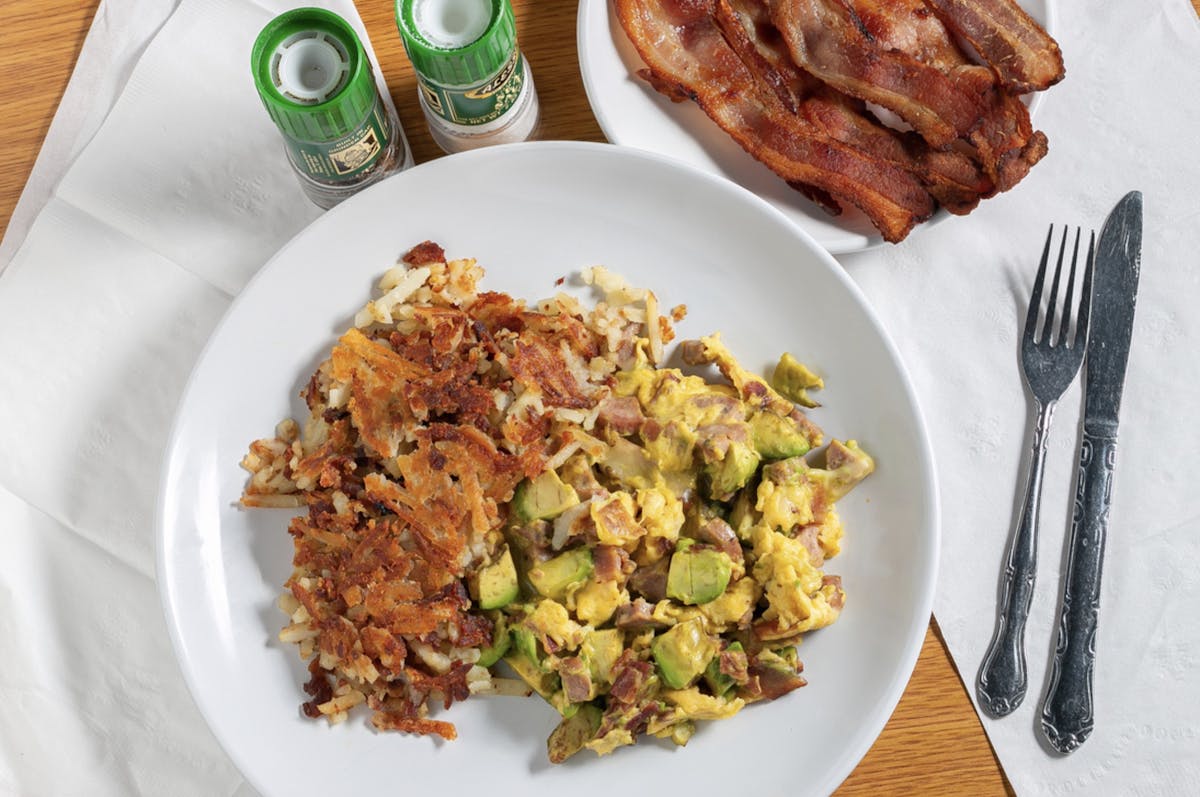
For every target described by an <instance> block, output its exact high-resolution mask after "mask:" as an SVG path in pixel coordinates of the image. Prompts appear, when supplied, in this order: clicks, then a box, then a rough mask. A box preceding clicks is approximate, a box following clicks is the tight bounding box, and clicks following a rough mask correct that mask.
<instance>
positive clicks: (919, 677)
mask: <svg viewBox="0 0 1200 797" xmlns="http://www.w3.org/2000/svg"><path fill="white" fill-rule="evenodd" d="M111 1H113V2H118V1H122V0H111ZM123 1H124V2H134V1H135V0H123ZM1192 1H1193V5H1194V6H1195V7H1196V8H1197V12H1198V13H1200V0H1192ZM300 4H301V3H299V2H298V3H297V5H300ZM513 5H514V8H515V9H516V12H517V25H518V30H519V35H520V39H521V45H522V50H523V51H524V53H525V55H526V57H527V58H528V59H529V63H530V65H531V67H532V69H533V74H534V82H535V83H536V85H537V89H538V95H539V98H540V101H541V106H542V116H543V123H542V128H541V130H540V133H539V137H540V138H546V139H582V140H590V141H603V140H604V137H603V134H602V133H601V131H600V127H599V125H598V124H597V123H596V120H595V117H594V116H593V115H592V112H591V110H590V108H589V107H588V103H587V97H586V95H585V94H584V89H583V82H582V78H581V76H580V73H579V62H578V57H577V54H576V50H575V3H573V2H569V0H554V1H553V2H547V1H546V0H543V1H542V2H536V0H513ZM96 6H97V0H39V2H37V3H34V2H32V0H5V2H3V3H0V119H3V120H4V122H5V124H4V132H3V138H2V141H3V143H2V144H0V231H3V230H6V229H7V227H8V222H9V219H10V217H11V216H12V212H13V208H14V207H15V205H16V203H17V200H18V198H19V197H20V194H21V190H22V188H23V187H24V185H25V182H26V180H27V179H28V177H29V173H30V171H31V169H32V168H33V164H34V161H35V159H36V158H37V154H38V150H39V149H40V147H41V144H42V141H43V139H44V138H45V136H46V131H47V129H48V128H49V126H50V121H51V119H52V118H53V116H54V112H55V110H56V108H57V106H58V102H59V99H60V98H61V96H62V93H63V90H64V89H65V87H66V85H67V80H68V79H69V77H70V75H71V70H72V68H73V67H74V65H75V61H76V59H77V57H78V55H79V50H80V48H81V47H82V44H83V39H84V36H85V35H86V33H87V30H88V27H89V25H90V24H91V20H92V16H93V15H94V13H95V11H96ZM358 7H359V11H360V13H361V15H362V17H363V21H364V23H365V24H366V26H367V29H368V31H369V33H370V35H371V41H372V44H373V45H374V47H375V50H376V54H377V55H378V57H379V61H380V63H381V65H382V67H383V71H384V75H385V77H386V79H387V83H388V86H389V87H390V88H391V91H392V96H393V99H394V100H395V102H396V106H397V108H398V109H399V111H400V116H401V122H402V123H403V126H404V129H405V132H406V133H407V135H408V137H409V142H410V143H411V145H412V148H413V154H414V156H415V157H416V160H417V162H424V161H427V160H431V159H433V158H437V157H441V156H442V153H441V151H440V150H439V149H438V148H437V146H436V145H435V144H434V143H433V140H432V138H430V136H429V133H428V131H427V129H426V127H425V123H424V119H423V117H422V115H421V112H420V109H419V108H418V107H417V103H416V95H415V91H416V88H415V86H416V83H415V79H414V77H413V74H412V70H411V67H410V66H409V63H408V59H407V57H406V56H405V55H404V51H403V48H402V47H401V45H400V41H399V38H398V36H397V34H396V31H395V26H394V22H393V18H392V7H391V5H390V3H388V2H380V0H371V2H365V0H360V1H359V3H358ZM1011 792H1012V789H1011V787H1010V786H1009V784H1008V781H1007V779H1006V778H1005V777H1004V773H1003V772H1002V771H1001V769H1000V766H999V763H998V762H997V760H996V757H995V755H994V753H993V752H992V749H991V746H990V745H989V743H988V740H987V737H986V736H985V735H984V732H983V727H982V726H981V724H980V722H979V719H978V718H977V717H976V715H975V712H974V709H973V708H972V705H971V702H970V700H969V698H968V696H967V691H966V688H965V687H964V685H963V683H962V681H961V680H960V679H959V677H958V674H957V672H956V671H955V669H954V666H953V664H952V663H951V660H950V656H949V653H948V652H947V649H946V646H945V644H944V642H943V641H942V639H941V636H940V634H939V632H938V629H937V625H936V623H933V622H931V623H930V628H929V631H928V632H927V633H926V636H925V644H924V647H923V649H922V651H921V656H920V660H919V661H918V663H917V667H916V670H915V672H914V674H913V677H912V680H911V681H910V683H909V684H908V688H907V689H906V690H905V693H904V697H903V699H902V700H901V701H900V705H899V706H898V707H897V709H896V711H895V713H894V714H893V715H892V718H891V720H890V721H889V722H888V725H887V727H886V728H885V729H884V731H883V733H882V734H881V735H880V737H879V739H878V740H877V741H876V743H875V745H874V746H873V747H872V748H871V750H870V752H869V753H868V754H867V756H866V757H865V758H864V759H863V761H862V763H861V764H859V766H858V768H857V769H855V770H854V772H853V773H852V774H851V775H850V777H849V778H848V779H847V780H846V781H845V783H844V784H842V787H841V788H840V789H839V790H838V792H837V793H838V794H839V795H845V796H846V797H849V796H850V795H893V794H903V795H908V794H921V795H927V796H928V797H933V796H935V795H963V794H970V795H977V796H978V797H986V796H987V795H1002V794H1006V793H1011Z"/></svg>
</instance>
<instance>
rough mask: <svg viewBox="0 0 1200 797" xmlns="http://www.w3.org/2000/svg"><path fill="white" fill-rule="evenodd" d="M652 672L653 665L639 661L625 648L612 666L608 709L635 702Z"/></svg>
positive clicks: (634, 654)
mask: <svg viewBox="0 0 1200 797" xmlns="http://www.w3.org/2000/svg"><path fill="white" fill-rule="evenodd" d="M653 672H654V665H653V664H651V663H650V662H648V661H639V660H638V658H637V654H636V653H634V652H633V651H632V650H630V649H628V648H626V649H625V650H623V651H621V655H620V656H619V657H618V658H617V663H616V664H614V665H613V683H612V686H611V687H610V688H609V690H608V696H609V709H610V710H612V709H613V708H614V707H616V706H617V705H618V704H623V705H626V706H628V705H630V704H632V703H635V702H637V699H638V697H639V696H640V695H641V692H642V689H643V688H644V687H645V686H646V682H647V681H648V680H649V679H650V676H651V674H653Z"/></svg>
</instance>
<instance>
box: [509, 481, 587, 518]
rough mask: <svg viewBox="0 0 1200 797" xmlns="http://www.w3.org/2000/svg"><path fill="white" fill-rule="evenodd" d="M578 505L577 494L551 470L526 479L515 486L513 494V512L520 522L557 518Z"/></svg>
mask: <svg viewBox="0 0 1200 797" xmlns="http://www.w3.org/2000/svg"><path fill="white" fill-rule="evenodd" d="M578 503H579V494H578V493H576V492H575V488H574V487H572V486H571V485H569V484H563V481H562V479H560V478H558V474H557V473H555V472H554V471H552V470H548V471H546V472H544V473H541V474H539V475H538V476H537V478H535V479H526V480H524V481H523V482H521V483H520V484H518V485H517V489H516V491H515V492H514V493H513V511H515V512H516V514H517V517H518V518H520V519H521V520H522V521H524V522H526V523H528V522H529V521H531V520H544V519H546V518H553V517H558V516H559V515H561V514H562V513H563V512H564V511H566V510H567V509H570V508H571V507H573V506H575V505H576V504H578Z"/></svg>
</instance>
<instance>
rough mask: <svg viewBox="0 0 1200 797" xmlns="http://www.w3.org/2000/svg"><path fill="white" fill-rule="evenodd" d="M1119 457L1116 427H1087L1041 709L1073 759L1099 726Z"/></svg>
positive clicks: (1050, 735) (1055, 741)
mask: <svg viewBox="0 0 1200 797" xmlns="http://www.w3.org/2000/svg"><path fill="white" fill-rule="evenodd" d="M1116 456H1117V434H1116V427H1115V425H1114V426H1113V427H1112V428H1111V429H1092V430H1089V429H1088V427H1087V426H1086V425H1085V426H1084V429H1083V438H1082V440H1081V442H1080V446H1079V476H1078V482H1077V485H1076V488H1075V509H1074V511H1073V512H1072V516H1071V535H1070V541H1069V542H1068V545H1069V548H1068V549H1067V551H1068V552H1067V572H1066V582H1065V584H1064V586H1063V600H1062V610H1061V614H1060V615H1059V625H1058V642H1057V644H1056V645H1055V649H1054V662H1053V667H1052V669H1051V672H1050V687H1049V689H1048V690H1047V692H1046V699H1045V702H1043V704H1042V733H1044V734H1045V735H1046V739H1047V740H1048V741H1049V742H1050V744H1051V745H1053V747H1054V749H1056V750H1058V751H1059V752H1060V753H1069V752H1071V751H1072V750H1074V749H1075V748H1077V747H1079V745H1081V744H1083V743H1084V741H1086V740H1087V738H1088V737H1089V736H1090V735H1091V733H1092V727H1093V725H1094V720H1095V718H1094V715H1093V711H1092V708H1093V706H1092V677H1093V673H1094V671H1095V664H1096V626H1097V624H1098V621H1099V618H1100V571H1101V569H1102V567H1103V565H1104V540H1105V538H1106V537H1107V536H1108V510H1109V503H1110V500H1111V498H1112V477H1113V468H1114V465H1115V463H1116Z"/></svg>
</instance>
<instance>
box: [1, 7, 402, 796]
mask: <svg viewBox="0 0 1200 797" xmlns="http://www.w3.org/2000/svg"><path fill="white" fill-rule="evenodd" d="M159 2H160V3H161V4H163V6H162V8H161V9H160V11H161V12H162V17H161V19H159V20H158V24H159V25H161V26H162V27H161V31H159V32H158V34H157V35H153V34H154V31H155V30H156V29H157V25H153V24H151V23H150V22H149V21H148V20H149V17H148V16H142V17H139V16H138V15H139V13H143V12H144V13H146V14H149V15H151V16H152V15H153V9H152V8H150V6H149V5H145V6H144V5H143V4H142V3H140V2H139V3H133V2H131V1H128V0H127V1H125V2H119V1H118V0H110V1H109V2H106V3H104V4H103V5H102V6H101V8H100V11H98V12H97V19H96V22H95V24H94V26H93V31H92V33H91V34H90V35H89V37H88V40H87V44H86V45H85V52H84V53H83V54H81V56H80V62H81V65H83V66H81V68H84V67H87V65H88V64H92V65H97V66H96V67H95V70H92V69H91V68H90V67H88V68H86V69H85V71H84V72H81V73H80V74H79V76H78V77H77V80H75V81H73V82H72V85H71V89H70V91H72V92H75V97H76V99H77V100H79V101H80V102H84V103H86V101H87V100H88V99H89V98H90V99H94V100H95V103H94V104H92V105H90V106H88V107H87V108H82V107H79V106H75V105H72V106H70V107H68V106H67V105H66V100H64V106H63V108H62V109H61V110H60V117H61V118H62V119H63V121H62V123H59V122H58V121H57V120H56V122H55V125H54V127H53V128H52V130H51V137H50V140H48V142H47V145H46V146H45V147H44V148H43V154H42V158H41V159H40V160H39V163H38V164H37V167H36V171H37V177H36V179H35V180H34V185H32V186H31V188H32V189H36V188H37V186H38V185H54V183H55V181H56V180H57V178H58V176H59V174H60V173H61V169H62V168H63V167H64V166H65V165H67V164H70V169H69V170H68V171H67V173H66V175H65V176H64V177H62V179H61V181H60V182H58V184H57V186H56V187H55V188H54V190H53V192H52V194H51V196H50V197H49V199H48V200H47V201H45V203H44V205H43V206H42V207H41V209H40V213H39V214H38V215H37V217H36V220H35V221H34V222H33V224H32V226H31V227H30V229H29V230H28V234H27V236H26V237H25V240H24V243H23V244H22V245H21V246H20V249H19V250H18V251H17V253H16V255H15V257H14V258H13V259H12V261H11V263H6V265H7V268H2V267H0V271H2V272H3V273H2V274H0V363H2V364H3V367H0V394H3V395H2V397H0V418H3V419H4V423H3V424H0V451H4V452H5V456H4V457H2V458H0V529H2V530H3V532H4V542H5V555H4V556H3V557H0V632H2V633H3V639H4V641H5V650H6V651H8V652H9V655H10V657H11V658H10V661H9V666H7V667H5V668H4V670H3V673H2V674H0V701H3V703H4V705H5V710H4V711H3V712H0V793H12V794H23V795H24V794H29V795H43V794H45V795H49V794H54V795H60V794H78V795H109V794H111V795H128V794H171V795H187V794H196V795H212V794H231V793H235V792H245V793H252V790H251V789H249V787H247V786H246V785H245V784H244V782H243V780H242V778H241V776H240V775H239V774H238V773H237V771H236V770H235V769H234V768H233V766H232V764H230V763H229V761H228V759H227V758H226V756H225V755H224V753H223V752H222V751H221V749H220V747H219V746H218V744H217V742H216V740H215V739H214V738H213V737H212V734H211V733H210V732H209V731H208V729H207V727H206V725H205V724H204V721H203V719H202V718H201V717H200V715H199V713H198V712H197V710H196V709H195V707H194V705H193V704H192V701H191V699H190V697H189V696H188V694H187V689H186V687H185V685H184V683H183V679H182V677H181V675H180V673H179V670H178V667H177V665H176V664H175V662H174V654H173V652H172V649H171V645H170V641H169V639H168V637H167V633H166V627H165V623H164V620H163V618H162V612H161V609H160V602H159V598H158V593H157V590H156V588H155V584H154V521H153V511H154V501H155V493H156V488H157V484H158V479H159V473H158V469H159V464H160V462H161V456H162V450H163V447H164V445H165V442H166V438H167V433H168V430H169V424H170V420H171V417H172V415H173V412H174V406H175V404H176V403H177V401H178V398H179V396H180V393H181V392H182V389H183V385H184V382H185V381H186V379H187V376H188V374H189V372H190V370H191V367H192V365H193V363H194V361H195V358H196V356H197V354H198V353H199V351H200V348H201V347H202V346H203V344H204V342H205V340H206V339H207V337H208V335H209V334H210V332H211V331H212V329H213V327H214V326H215V324H216V322H217V321H218V319H219V318H220V316H221V314H222V313H223V312H224V311H225V309H226V308H227V307H228V305H229V301H230V299H231V297H232V296H233V295H235V294H236V293H237V292H238V290H240V288H241V287H242V285H243V284H245V282H246V280H248V279H249V278H250V277H251V276H252V275H253V274H254V272H255V271H256V270H257V269H258V268H259V267H260V266H261V265H262V263H263V262H265V260H266V259H267V258H268V257H269V256H270V255H271V254H272V253H273V252H274V251H275V250H276V249H277V248H278V247H279V246H280V245H281V244H282V243H283V242H285V241H286V240H288V239H289V238H291V237H292V236H293V235H294V234H295V233H296V232H298V231H299V230H300V229H302V228H303V227H304V226H305V225H306V224H307V223H308V222H310V221H311V220H312V219H314V218H316V216H317V215H318V214H319V212H320V211H319V210H318V208H316V207H315V206H314V205H313V204H312V203H310V202H309V201H308V200H307V199H306V198H305V197H304V195H303V194H302V193H301V192H300V191H299V189H298V186H297V184H296V181H295V177H294V176H293V174H292V172H291V169H290V167H289V166H288V165H287V161H286V158H285V155H284V153H283V145H282V141H281V139H280V137H279V134H278V132H277V131H276V130H275V128H274V126H273V125H272V123H271V121H270V120H269V119H268V118H267V116H266V114H265V112H264V111H263V110H262V107H261V104H260V103H259V101H258V98H257V95H256V93H255V89H254V85H253V82H252V80H251V77H250V70H249V53H250V48H251V45H252V43H253V41H254V38H255V36H256V35H257V34H258V31H259V30H261V29H262V27H263V25H265V24H266V23H267V22H268V21H269V20H270V19H271V18H272V17H273V16H275V15H276V14H278V13H280V12H282V11H284V10H286V9H288V8H291V7H294V6H295V5H297V4H296V3H292V2H288V1H287V0H258V2H249V1H247V0H182V2H180V4H179V7H178V9H177V10H176V11H175V12H174V14H170V7H169V6H170V3H169V2H168V0H159ZM313 4H315V5H323V6H326V7H328V8H330V9H331V10H333V11H335V12H337V13H339V14H341V15H342V16H343V17H345V18H346V19H347V20H349V21H351V22H352V23H353V24H354V25H355V26H356V27H357V28H358V29H359V33H360V36H362V38H363V40H364V43H366V33H365V30H363V28H362V25H361V22H360V21H359V18H358V15H357V12H356V10H355V8H354V6H353V4H352V3H351V2H350V1H349V0H328V1H327V2H317V3H313ZM168 14H170V19H169V20H167V21H166V23H165V24H162V19H165V18H166V17H167V15H168ZM151 37H153V38H152V40H151ZM368 48H369V44H368ZM135 62H136V66H133V64H134V63H135ZM128 67H132V69H131V71H130V70H129V69H128ZM123 68H124V69H125V70H126V72H125V75H121V74H120V71H121V69H123ZM125 77H127V78H128V80H127V81H126V80H125V79H124V78H125ZM122 84H123V90H122V88H121V86H122ZM76 86H83V87H85V88H84V89H79V90H78V91H76ZM106 87H107V88H106ZM86 88H96V93H95V94H92V93H88V92H87V91H85V89H86ZM106 92H107V93H106ZM118 94H119V98H117V99H116V102H115V104H113V105H112V107H111V110H110V109H109V108H108V107H107V106H106V105H105V102H104V98H105V96H109V95H111V97H113V98H116V97H117V95H118ZM389 101H390V100H389ZM97 120H103V124H102V125H99V124H98V121H97ZM97 127H98V131H97V129H96V128H97ZM83 143H86V147H84V146H82V144H83ZM80 149H81V150H82V152H78V150H80ZM72 160H73V163H72ZM39 201H40V200H39V197H38V196H37V192H36V190H33V191H27V192H26V196H25V199H24V200H23V203H24V204H25V205H26V206H30V207H36V206H37V203H38V202H39ZM14 221H16V219H14ZM23 232H24V231H23V230H20V229H19V228H17V227H16V225H14V229H13V230H11V231H10V234H11V235H12V236H16V237H14V238H13V240H17V238H18V237H19V236H20V235H21V234H22V233H23ZM8 240H9V239H8V238H7V237H6V244H7V241H8ZM0 262H2V261H0Z"/></svg>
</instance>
